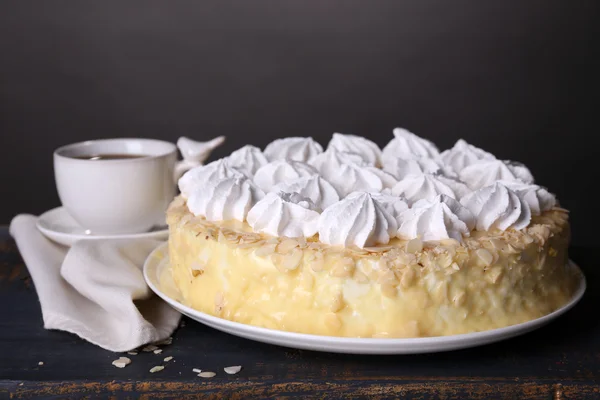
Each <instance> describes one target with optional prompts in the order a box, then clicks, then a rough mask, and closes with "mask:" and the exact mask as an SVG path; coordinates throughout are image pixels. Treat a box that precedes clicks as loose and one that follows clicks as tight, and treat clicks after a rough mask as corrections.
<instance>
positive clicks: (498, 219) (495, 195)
mask: <svg viewBox="0 0 600 400" xmlns="http://www.w3.org/2000/svg"><path fill="white" fill-rule="evenodd" d="M460 203H461V204H462V205H463V206H465V207H466V208H468V209H469V210H470V211H471V212H472V213H473V215H474V216H475V218H476V219H477V223H476V226H475V228H476V229H477V230H479V231H489V230H490V229H500V230H502V231H505V230H507V229H515V230H521V229H523V228H525V227H527V225H529V222H530V221H531V210H530V209H529V205H528V204H527V203H526V202H525V201H524V200H522V199H521V198H520V197H519V196H518V195H517V194H516V193H515V192H514V191H512V190H510V189H509V188H507V187H506V186H504V185H503V184H501V183H498V182H496V183H494V184H493V185H490V186H486V187H484V188H481V189H479V190H477V191H475V192H473V193H471V194H468V195H467V196H465V197H463V198H462V199H461V201H460Z"/></svg>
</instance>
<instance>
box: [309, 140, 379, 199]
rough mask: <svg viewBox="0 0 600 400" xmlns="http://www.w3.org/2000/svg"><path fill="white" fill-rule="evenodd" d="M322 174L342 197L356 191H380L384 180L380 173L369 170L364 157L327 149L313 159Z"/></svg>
mask: <svg viewBox="0 0 600 400" xmlns="http://www.w3.org/2000/svg"><path fill="white" fill-rule="evenodd" d="M311 165H314V166H315V167H316V168H317V169H318V170H319V173H320V175H321V176H323V177H324V178H325V179H326V180H327V181H328V182H329V183H331V184H332V185H333V187H334V188H335V189H336V190H337V192H338V193H339V195H340V197H342V198H343V197H345V196H347V195H348V194H349V193H352V192H356V191H364V192H380V191H381V190H382V189H383V182H382V181H381V178H379V176H378V173H374V172H372V171H370V170H369V168H370V167H368V165H367V164H365V163H364V161H363V160H362V158H360V157H359V156H358V155H356V154H352V153H340V152H339V151H336V150H333V149H331V150H327V151H326V152H324V153H323V154H321V155H319V156H317V157H315V158H314V159H313V160H312V161H311Z"/></svg>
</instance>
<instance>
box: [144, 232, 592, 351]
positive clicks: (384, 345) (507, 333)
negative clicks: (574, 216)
mask: <svg viewBox="0 0 600 400" xmlns="http://www.w3.org/2000/svg"><path fill="white" fill-rule="evenodd" d="M168 259H169V250H168V247H167V244H166V243H164V244H162V245H160V246H159V247H158V248H157V249H156V250H154V251H153V252H152V253H151V254H150V256H148V259H147V260H146V263H145V265H144V277H145V279H146V282H147V283H148V285H149V286H150V288H151V289H152V290H153V291H154V292H155V293H156V294H157V295H159V296H160V297H161V298H162V299H163V300H165V301H166V302H167V303H169V304H170V305H171V306H172V307H173V308H175V309H176V310H177V311H179V312H181V313H182V314H184V315H187V316H188V317H190V318H191V319H193V320H196V321H198V322H200V323H202V324H205V325H208V326H210V327H212V328H215V329H218V330H220V331H223V332H227V333H230V334H232V335H236V336H240V337H243V338H246V339H251V340H256V341H259V342H264V343H270V344H276V345H279V346H285V347H292V348H296V349H304V350H314V351H327V352H333V353H348V354H416V353H433V352H439V351H447V350H457V349H464V348H468V347H475V346H480V345H484V344H488V343H493V342H498V341H501V340H504V339H508V338H511V337H515V336H518V335H522V334H524V333H527V332H530V331H532V330H534V329H537V328H539V327H541V326H543V325H545V324H547V323H548V322H550V321H552V320H554V319H555V318H557V317H559V316H560V315H562V314H564V313H565V312H567V311H568V310H569V309H570V308H571V307H573V306H574V305H575V304H576V303H577V302H578V301H579V300H580V299H581V297H582V296H583V293H584V292H585V288H586V282H585V277H584V276H583V273H582V272H581V270H580V269H579V267H577V266H576V265H575V264H574V263H573V262H570V266H571V267H572V268H573V269H574V273H577V274H578V275H579V276H580V277H581V280H580V283H579V288H578V289H577V291H576V292H575V294H574V295H573V298H572V299H571V300H570V301H569V302H568V303H567V304H565V305H564V306H563V307H561V308H560V309H558V310H556V311H554V312H553V313H551V314H548V315H546V316H544V317H541V318H538V319H536V320H533V321H528V322H525V323H522V324H518V325H513V326H508V327H506V328H500V329H493V330H489V331H485V332H476V333H467V334H462V335H453V336H438V337H426V338H411V339H370V338H367V339H361V338H342V337H334V336H317V335H307V334H301V333H292V332H284V331H278V330H273V329H267V328H259V327H256V326H252V325H245V324H240V323H237V322H231V321H228V320H225V319H222V318H217V317H213V316H212V315H208V314H205V313H202V312H200V311H196V310H194V309H192V308H190V307H187V306H184V305H183V304H181V303H180V302H179V301H178V300H177V299H178V296H179V295H178V291H177V289H176V287H175V285H174V284H173V282H172V280H171V281H170V282H169V279H168V278H169V277H170V274H165V272H168V270H167V266H168ZM161 274H165V276H164V277H163V279H162V281H161V280H160V279H159V277H160V276H161ZM160 282H162V285H160Z"/></svg>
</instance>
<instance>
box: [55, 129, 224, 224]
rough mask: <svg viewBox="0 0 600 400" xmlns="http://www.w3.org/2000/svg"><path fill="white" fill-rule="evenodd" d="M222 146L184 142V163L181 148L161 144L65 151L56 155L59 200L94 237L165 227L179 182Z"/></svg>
mask: <svg viewBox="0 0 600 400" xmlns="http://www.w3.org/2000/svg"><path fill="white" fill-rule="evenodd" d="M223 140H224V137H219V138H216V139H213V140H211V141H210V142H194V141H191V140H189V139H187V138H180V139H179V141H178V143H177V144H178V146H179V148H180V150H181V152H182V154H183V156H184V160H183V161H180V162H178V161H177V146H175V144H173V143H170V142H165V141H162V140H153V139H133V138H132V139H104V140H90V141H87V142H81V143H75V144H70V145H67V146H63V147H60V148H59V149H57V150H56V151H55V152H54V177H55V180H56V187H57V190H58V195H59V197H60V200H61V202H62V204H63V206H64V207H65V208H66V210H67V212H68V213H69V214H70V215H71V216H72V217H73V218H74V219H75V220H76V221H77V222H78V223H79V224H80V225H81V226H82V227H84V228H86V229H89V230H90V231H91V232H92V233H97V234H126V233H139V232H145V231H148V230H149V229H150V228H152V227H153V226H155V225H164V224H165V210H166V209H167V207H168V205H169V203H170V202H171V201H172V200H173V197H174V196H175V195H176V182H177V179H178V178H179V176H181V174H182V173H183V172H185V171H186V170H188V169H190V168H192V167H194V166H197V165H200V164H201V163H202V162H204V161H205V160H206V159H207V158H208V156H209V154H210V152H211V151H212V150H213V149H214V148H215V147H217V146H219V145H220V144H221V143H222V142H223ZM94 156H101V157H102V156H103V157H104V158H100V159H94V158H91V157H94Z"/></svg>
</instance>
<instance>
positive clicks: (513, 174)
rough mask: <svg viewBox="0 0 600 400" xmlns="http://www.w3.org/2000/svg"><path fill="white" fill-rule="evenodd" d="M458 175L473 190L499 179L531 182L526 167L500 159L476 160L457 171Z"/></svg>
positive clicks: (531, 177)
mask: <svg viewBox="0 0 600 400" xmlns="http://www.w3.org/2000/svg"><path fill="white" fill-rule="evenodd" d="M458 176H459V177H460V180H461V181H463V182H465V183H466V184H467V186H469V187H470V188H471V189H473V190H477V189H481V188H482V187H485V186H489V185H493V184H494V183H495V182H497V181H501V180H502V181H515V180H521V181H523V182H525V183H533V176H532V175H531V172H529V170H528V169H527V167H525V166H524V165H522V164H518V163H513V162H506V161H501V160H481V161H477V162H475V163H473V164H471V165H469V166H467V167H465V168H464V169H462V170H461V171H459V174H458Z"/></svg>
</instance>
